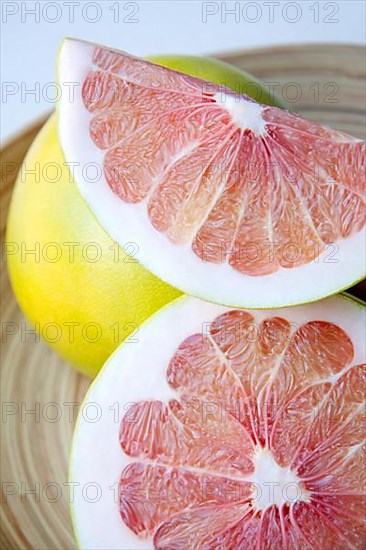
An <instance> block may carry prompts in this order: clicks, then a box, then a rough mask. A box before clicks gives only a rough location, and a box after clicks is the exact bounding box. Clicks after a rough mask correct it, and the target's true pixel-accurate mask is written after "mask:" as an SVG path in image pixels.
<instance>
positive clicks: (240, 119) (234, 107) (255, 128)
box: [214, 93, 266, 136]
mask: <svg viewBox="0 0 366 550" xmlns="http://www.w3.org/2000/svg"><path fill="white" fill-rule="evenodd" d="M214 98H215V100H216V102H217V103H218V104H219V105H221V106H222V107H223V108H224V109H226V110H227V111H228V112H229V113H230V115H231V117H232V119H233V120H234V122H235V124H236V125H237V126H238V127H239V128H240V129H242V130H251V131H252V132H253V133H254V134H256V135H257V136H262V135H264V134H265V133H266V124H265V121H264V119H263V117H262V111H263V107H262V105H259V104H258V103H253V102H251V101H247V100H246V99H242V98H241V97H234V96H230V95H228V94H221V93H217V94H215V96H214Z"/></svg>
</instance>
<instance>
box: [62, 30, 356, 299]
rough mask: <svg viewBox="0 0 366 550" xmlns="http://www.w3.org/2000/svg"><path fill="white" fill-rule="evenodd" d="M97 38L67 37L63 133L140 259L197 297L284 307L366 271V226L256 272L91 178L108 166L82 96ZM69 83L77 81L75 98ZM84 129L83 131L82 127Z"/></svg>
mask: <svg viewBox="0 0 366 550" xmlns="http://www.w3.org/2000/svg"><path fill="white" fill-rule="evenodd" d="M94 48H95V45H94V44H90V43H87V42H81V41H75V40H71V39H66V40H65V41H64V43H63V45H62V47H61V50H60V54H59V62H58V79H59V84H60V86H61V89H62V95H61V100H60V102H59V104H58V109H59V137H60V142H61V146H62V148H63V150H64V153H65V158H66V160H67V162H69V163H70V162H72V163H76V164H75V167H74V174H75V181H76V183H77V185H78V187H79V189H80V191H81V193H82V195H83V196H84V198H85V200H86V202H87V203H88V204H89V206H90V208H91V210H92V211H93V212H94V214H95V216H96V217H97V219H98V220H99V222H100V223H101V225H102V226H103V227H104V228H105V229H106V231H107V232H108V233H109V234H110V236H111V237H112V238H113V239H115V240H116V241H117V242H119V243H120V244H121V245H122V246H123V245H125V244H126V243H129V242H133V243H136V244H137V245H138V247H139V250H138V253H137V255H136V258H137V259H138V260H139V261H141V263H142V264H143V265H144V266H145V267H146V268H147V269H148V270H149V271H151V272H152V273H153V274H154V275H156V276H158V277H159V278H160V279H162V280H163V281H166V282H168V283H169V284H171V285H172V286H174V287H176V288H179V289H180V290H182V291H183V292H185V293H187V294H190V295H192V296H197V297H199V298H202V299H205V300H207V301H210V302H214V303H220V304H226V305H229V306H234V307H245V308H249V309H251V308H273V307H285V306H291V305H296V304H301V303H308V302H313V301H316V300H319V299H321V298H323V297H325V296H329V295H332V294H335V293H337V292H339V291H340V290H344V289H346V288H349V287H350V286H352V285H353V284H354V283H355V282H357V281H359V280H361V279H362V278H363V277H364V276H365V266H366V231H365V230H363V231H361V232H359V233H358V234H356V235H354V236H352V237H350V238H348V239H342V240H340V241H338V242H337V243H336V244H335V245H329V246H327V247H326V248H325V251H324V252H323V253H322V254H321V255H320V256H319V257H318V258H317V259H316V261H313V262H311V263H309V264H306V265H303V266H301V267H297V268H292V269H285V268H281V269H279V270H278V271H277V272H276V273H273V274H271V275H265V276H257V277H251V276H248V275H243V274H241V273H239V272H238V271H235V270H234V269H233V268H231V267H230V266H229V265H228V263H225V264H213V263H209V262H203V261H202V260H201V259H199V258H198V257H197V256H196V255H195V254H194V253H193V252H192V251H191V248H190V245H186V246H176V245H174V244H172V243H171V242H169V241H168V240H167V239H166V237H165V236H164V235H163V234H161V233H159V232H158V231H156V230H155V229H154V228H153V227H152V226H151V224H150V221H149V219H148V217H147V216H146V214H145V209H146V205H145V204H144V203H141V204H139V205H134V204H127V203H124V202H123V201H121V200H120V199H118V198H117V197H116V196H115V195H114V193H113V192H112V190H111V189H110V187H109V185H108V184H107V182H106V180H105V178H104V175H103V174H102V170H100V172H101V174H100V175H101V177H100V180H99V181H97V182H96V183H91V182H87V181H85V179H84V176H83V169H84V167H85V166H86V165H88V164H89V163H90V162H93V163H97V164H98V165H99V167H102V166H103V159H104V152H103V151H102V150H100V149H98V148H97V147H96V146H95V145H94V144H93V142H92V140H91V138H90V136H89V121H90V114H89V113H88V111H87V110H86V109H85V107H84V105H83V102H82V98H81V85H82V83H83V81H84V79H85V77H86V75H87V74H88V71H89V70H90V68H91V61H90V60H91V58H92V52H93V50H94ZM70 82H72V83H77V85H76V86H75V88H74V89H75V96H74V98H73V101H69V89H70ZM80 129H82V130H80Z"/></svg>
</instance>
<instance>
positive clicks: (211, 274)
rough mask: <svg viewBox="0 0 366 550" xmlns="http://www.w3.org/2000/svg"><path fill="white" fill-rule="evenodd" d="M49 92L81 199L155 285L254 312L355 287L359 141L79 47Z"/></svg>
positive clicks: (364, 151)
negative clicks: (88, 172) (89, 173)
mask: <svg viewBox="0 0 366 550" xmlns="http://www.w3.org/2000/svg"><path fill="white" fill-rule="evenodd" d="M59 81H60V85H61V86H62V87H63V88H62V89H63V94H62V99H61V101H60V104H59V132H60V140H61V145H62V147H63V149H64V152H65V156H66V160H67V161H68V162H72V163H75V180H76V183H77V185H78V186H79V189H80V190H81V193H82V194H83V196H84V197H85V199H86V201H87V202H88V204H89V205H90V207H91V209H92V210H93V211H94V212H95V214H96V216H97V218H98V219H99V220H100V222H101V224H102V225H103V226H104V227H105V228H106V230H107V231H108V232H109V234H110V235H111V236H112V237H113V238H114V239H116V240H117V241H118V242H120V243H121V244H125V243H126V242H130V241H133V242H135V243H136V245H137V247H138V249H139V250H138V254H137V257H138V258H139V260H140V261H141V262H142V263H143V265H145V266H146V267H147V268H148V269H149V270H150V271H152V272H153V273H154V274H156V275H158V276H159V277H160V278H162V279H163V280H165V281H167V282H169V283H170V284H172V285H173V286H175V287H177V288H179V289H181V290H183V291H185V292H187V293H188V294H191V295H194V296H198V297H200V298H204V299H206V300H209V301H213V302H216V303H222V304H228V305H231V306H232V305H234V306H242V307H252V308H264V307H278V306H284V305H293V304H296V303H303V302H309V301H314V300H316V299H319V298H321V297H324V296H326V295H329V294H332V293H335V292H337V291H339V290H340V289H342V288H345V287H347V286H350V285H352V284H353V283H354V282H355V281H357V280H359V279H361V278H362V277H363V276H364V270H365V248H366V247H365V220H366V205H365V182H366V178H365V155H366V146H365V142H363V141H362V140H360V139H356V138H354V137H352V136H349V135H347V134H344V133H342V132H339V131H336V130H333V129H331V128H327V127H324V126H321V125H319V124H317V123H315V122H311V121H308V120H305V119H303V118H301V117H299V116H296V115H294V114H291V113H289V112H287V111H285V110H281V109H279V108H276V107H272V106H268V105H261V104H259V103H256V102H255V101H253V100H251V99H250V98H249V97H248V96H245V95H239V94H236V93H235V92H234V91H232V90H230V89H228V88H225V87H223V86H219V85H215V84H212V83H208V82H206V81H203V80H200V79H198V78H195V77H191V76H187V75H185V74H182V73H179V72H176V71H173V70H171V69H168V68H164V67H161V66H158V65H155V64H153V63H151V62H148V61H145V60H141V59H138V58H136V57H133V56H130V55H128V54H125V53H123V52H117V51H114V50H110V49H106V48H103V47H99V46H96V45H93V44H89V43H85V42H81V41H77V40H65V41H64V43H63V46H62V48H61V52H60V58H59ZM70 82H76V83H78V86H77V87H76V88H75V90H76V91H75V94H73V97H72V98H70V93H69V90H68V86H69V83H70ZM65 83H66V84H65ZM90 163H94V164H95V176H93V179H91V178H89V180H88V178H86V176H85V170H84V168H85V166H86V165H88V164H90Z"/></svg>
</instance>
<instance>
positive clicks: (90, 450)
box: [70, 295, 366, 550]
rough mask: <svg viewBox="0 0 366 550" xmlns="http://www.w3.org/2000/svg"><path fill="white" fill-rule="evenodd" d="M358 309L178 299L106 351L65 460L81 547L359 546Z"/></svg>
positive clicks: (348, 302) (361, 347)
mask: <svg viewBox="0 0 366 550" xmlns="http://www.w3.org/2000/svg"><path fill="white" fill-rule="evenodd" d="M364 326H365V307H364V305H363V304H361V303H359V302H357V301H355V300H353V299H351V298H350V297H347V296H344V295H340V296H336V297H333V298H328V299H326V300H324V301H320V302H317V303H315V304H311V305H305V306H298V307H294V308H290V309H282V310H269V311H266V310H256V311H245V310H235V309H228V308H226V307H223V306H218V305H214V304H210V303H207V302H203V301H200V300H197V299H196V298H192V297H182V298H179V299H178V300H176V301H175V302H173V303H172V304H170V305H169V306H167V307H165V308H163V309H162V310H160V312H158V313H157V314H155V315H154V316H153V317H151V318H150V319H149V320H148V321H147V322H146V323H145V324H144V325H143V326H142V328H141V330H140V332H139V333H138V336H137V338H138V342H136V343H135V344H123V345H122V346H121V347H120V348H119V349H118V350H117V351H116V352H115V353H114V354H113V355H112V357H111V358H110V359H109V360H108V362H107V364H106V365H105V367H104V369H103V370H102V371H101V373H100V375H99V376H98V378H97V379H96V381H95V382H94V383H93V385H92V387H91V389H90V390H89V393H88V394H87V397H86V400H85V402H84V404H83V406H82V408H81V412H80V415H79V419H78V423H77V426H76V431H75V436H74V443H73V449H72V456H71V470H70V481H71V482H72V483H73V484H74V485H73V487H74V488H75V490H74V500H73V522H74V527H75V532H76V536H77V538H78V541H79V544H80V546H81V548H84V549H91V548H93V549H105V548H108V549H117V548H118V549H126V550H127V549H128V550H132V549H134V548H138V549H143V548H146V549H151V548H158V549H168V548H169V549H175V550H199V549H208V548H209V549H223V550H224V549H227V548H230V549H232V550H239V549H242V548H248V549H249V548H250V549H260V550H267V549H268V550H269V549H271V550H280V549H281V550H282V549H284V548H286V549H287V550H298V549H300V548H301V549H305V548H306V549H307V550H311V549H319V550H320V549H321V550H324V549H325V548H326V549H327V550H331V549H344V548H358V549H361V548H362V547H363V544H364V540H365V538H364V537H365V512H366V509H365V489H366V487H365V472H366V462H365V408H364V407H365V403H364V400H365V377H366V365H365V344H364Z"/></svg>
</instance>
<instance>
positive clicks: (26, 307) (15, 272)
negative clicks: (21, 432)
mask: <svg viewBox="0 0 366 550" xmlns="http://www.w3.org/2000/svg"><path fill="white" fill-rule="evenodd" d="M151 59H152V60H153V61H154V62H156V63H160V64H162V65H166V66H167V67H171V68H173V69H177V70H180V71H182V72H186V73H187V74H191V75H193V76H198V77H200V78H203V79H205V80H209V81H212V82H216V83H218V84H224V85H226V86H228V87H231V88H233V89H234V90H236V91H241V92H242V93H247V94H250V95H252V97H254V98H255V99H258V100H259V101H261V102H264V103H266V102H268V103H273V101H272V98H270V97H269V95H268V93H267V92H266V90H265V89H264V87H263V86H261V85H260V84H259V83H258V81H257V80H255V79H254V78H253V77H251V76H249V75H247V74H245V73H243V72H241V71H239V70H238V69H236V68H234V67H231V66H230V65H227V64H226V63H222V62H219V61H215V60H214V59H209V58H194V57H192V56H166V57H154V58H151ZM251 83H254V84H253V85H251ZM275 102H277V104H278V101H276V100H275ZM7 245H8V246H7V251H8V257H7V259H8V268H9V273H10V279H11V283H12V287H13V290H14V293H15V295H16V297H17V300H18V302H19V304H20V306H21V308H22V310H23V312H24V314H25V316H26V318H27V319H28V321H29V322H30V324H31V325H32V326H33V327H35V329H36V330H37V332H39V333H40V335H41V336H42V337H43V338H44V340H46V341H47V342H48V343H49V344H50V345H51V346H52V347H53V348H54V349H55V350H56V351H57V352H58V353H59V354H60V355H61V356H62V357H64V358H65V359H66V360H68V361H69V362H70V363H72V364H73V365H74V366H75V367H77V368H78V369H79V370H80V371H82V372H84V373H86V374H88V375H90V376H92V377H94V376H95V375H96V374H97V372H98V371H99V369H100V368H101V366H102V365H103V363H104V362H105V361H106V359H107V358H108V357H109V355H110V354H111V353H112V352H113V351H114V349H115V348H116V347H117V346H118V345H119V344H120V343H121V342H122V341H123V340H125V339H126V338H127V337H129V341H130V342H131V345H133V343H134V341H136V339H137V340H138V328H139V326H140V324H141V323H142V322H143V321H144V320H145V319H147V318H148V317H149V316H150V315H151V314H153V313H154V312H155V311H156V310H158V309H159V308H161V307H162V306H164V305H165V304H167V303H168V302H170V301H172V300H173V299H175V298H176V297H178V296H179V295H180V294H181V293H180V292H179V291H178V290H176V289H174V288H172V287H171V286H169V285H167V284H165V283H164V282H162V281H161V280H159V279H157V278H156V277H154V276H153V275H152V274H151V273H149V272H148V271H147V270H146V269H144V268H143V267H142V266H141V265H140V264H138V263H136V261H134V259H133V254H134V252H135V250H136V245H135V243H126V249H125V251H124V250H122V249H121V248H120V247H119V246H118V245H117V243H114V242H113V241H112V240H111V238H110V237H109V236H108V235H107V234H106V233H105V232H104V230H103V229H102V228H101V227H100V226H99V224H98V223H97V221H96V219H95V218H94V216H93V214H92V213H91V212H90V210H89V208H88V207H87V205H86V204H85V202H84V200H83V199H82V198H81V196H80V195H79V192H78V190H77V188H76V185H75V183H74V181H73V179H72V168H71V170H70V169H69V167H68V166H67V165H66V163H65V160H64V157H63V153H62V151H61V148H60V145H59V140H58V135H57V126H56V118H55V116H52V117H51V118H50V120H49V121H48V122H47V123H46V124H45V126H44V127H43V129H42V130H41V132H40V133H39V135H38V136H37V138H36V140H35V141H34V143H33V145H32V147H31V148H30V150H29V152H28V154H27V156H26V159H25V161H24V163H23V166H22V169H21V171H20V173H19V176H18V180H17V183H16V186H15V189H14V193H13V197H12V202H11V207H10V212H9V218H8V224H7ZM131 256H132V257H131Z"/></svg>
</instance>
